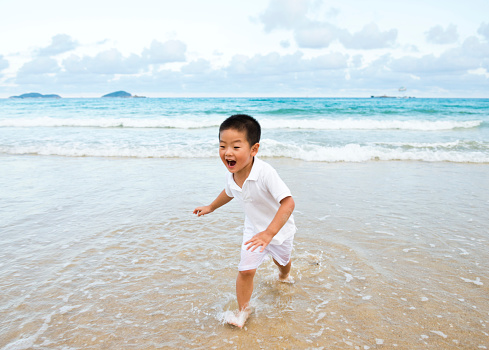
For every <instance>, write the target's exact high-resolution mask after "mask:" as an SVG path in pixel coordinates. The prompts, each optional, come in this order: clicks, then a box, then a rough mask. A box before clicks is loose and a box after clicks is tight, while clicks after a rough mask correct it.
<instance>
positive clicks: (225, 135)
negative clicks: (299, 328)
mask: <svg viewBox="0 0 489 350" xmlns="http://www.w3.org/2000/svg"><path fill="white" fill-rule="evenodd" d="M260 136H261V128H260V124H259V123H258V122H257V121H256V120H255V119H254V118H252V117H250V116H248V115H245V114H237V115H233V116H231V117H229V118H228V119H226V120H225V121H224V122H223V123H222V124H221V126H220V128H219V156H220V157H221V160H222V162H223V163H224V166H225V167H226V168H227V169H228V171H229V173H228V174H227V180H226V186H225V188H224V190H223V191H222V192H221V193H220V194H219V195H218V196H217V198H216V199H215V200H214V201H213V202H212V203H211V204H210V205H207V206H202V207H198V208H196V209H195V210H194V214H197V215H198V216H201V215H205V214H209V213H212V212H213V211H214V210H216V209H217V208H219V207H221V206H223V205H224V204H226V203H228V202H229V201H231V200H232V199H233V198H236V200H238V202H239V203H240V204H241V206H242V207H243V209H244V212H245V223H244V230H243V243H242V245H241V261H240V263H239V266H238V270H239V272H238V277H237V279H236V297H237V299H238V307H239V309H238V312H237V313H236V315H233V317H231V318H229V319H228V320H226V321H227V322H228V323H230V324H233V325H235V326H237V327H240V328H241V327H243V325H244V323H245V322H246V320H247V318H248V317H249V315H250V314H251V309H250V306H249V302H250V299H251V294H252V293H253V278H254V276H255V272H256V269H257V268H258V266H259V265H260V264H261V263H262V262H263V261H264V259H265V258H266V257H267V256H268V255H272V258H273V261H274V263H275V264H276V265H277V267H278V269H279V275H278V279H279V281H281V282H286V283H294V280H293V278H292V277H291V276H290V274H289V273H290V268H291V266H292V262H291V259H290V256H291V253H292V246H293V239H294V234H295V231H296V227H295V224H294V218H293V216H292V212H293V211H294V207H295V203H294V200H293V199H292V195H291V193H290V190H289V188H288V187H287V185H285V183H284V182H283V181H282V180H281V179H280V177H279V176H278V174H277V172H276V171H275V169H273V168H272V167H271V166H270V165H269V164H267V163H265V162H264V161H262V160H260V159H258V158H256V157H255V156H256V154H257V153H258V148H259V147H260V144H259V142H260Z"/></svg>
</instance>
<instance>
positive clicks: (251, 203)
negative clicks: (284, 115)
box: [225, 157, 297, 245]
mask: <svg viewBox="0 0 489 350" xmlns="http://www.w3.org/2000/svg"><path fill="white" fill-rule="evenodd" d="M226 179H227V181H226V187H225V190H226V194H227V195H228V196H229V197H234V198H235V199H236V200H238V202H239V203H240V204H241V206H242V207H243V209H244V212H245V223H244V231H243V233H244V236H245V237H249V238H251V237H252V236H254V235H256V234H257V233H259V232H262V231H265V229H266V228H267V227H268V225H270V223H271V222H272V220H273V218H274V217H275V214H277V211H278V208H279V207H280V201H281V200H282V199H284V198H285V197H289V196H291V193H290V190H289V188H288V187H287V185H286V184H285V183H284V182H283V181H282V179H281V178H280V177H279V175H278V173H277V171H276V170H275V169H274V168H273V167H272V166H271V165H270V164H268V163H265V162H264V161H262V160H260V159H258V158H257V157H255V159H254V162H253V167H252V168H251V172H250V175H249V176H248V178H247V179H246V180H245V182H244V184H243V188H240V187H239V186H238V185H237V184H236V182H235V181H234V178H233V174H232V173H228V174H227V177H226ZM296 230H297V229H296V227H295V223H294V217H293V215H291V216H290V218H289V219H288V220H287V222H286V223H285V225H284V226H283V227H282V229H281V230H280V231H279V232H278V233H277V234H276V235H275V236H274V237H273V239H272V241H271V242H270V244H275V245H280V244H282V242H283V241H284V240H286V239H287V238H291V237H293V236H294V234H295V232H296ZM249 238H248V239H249Z"/></svg>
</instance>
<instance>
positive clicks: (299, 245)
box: [0, 156, 489, 350]
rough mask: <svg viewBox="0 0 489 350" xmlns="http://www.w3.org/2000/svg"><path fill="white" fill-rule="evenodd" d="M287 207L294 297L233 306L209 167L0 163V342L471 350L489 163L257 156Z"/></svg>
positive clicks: (278, 289) (480, 288)
mask: <svg viewBox="0 0 489 350" xmlns="http://www.w3.org/2000/svg"><path fill="white" fill-rule="evenodd" d="M264 160H266V161H269V162H270V163H271V164H272V165H273V166H274V167H275V168H276V169H277V170H278V171H279V173H280V174H281V176H282V178H283V179H284V181H286V182H287V183H288V184H289V186H290V188H291V190H292V193H293V194H294V197H295V199H296V204H297V206H296V213H295V216H296V223H297V226H298V228H299V231H298V233H297V236H296V241H295V242H296V244H295V251H294V263H293V274H294V276H295V279H296V281H297V282H296V284H294V285H283V284H279V283H277V282H276V281H275V277H276V276H275V274H276V270H275V268H274V266H273V264H272V263H270V262H268V263H266V264H265V265H264V266H263V267H261V268H260V270H259V271H258V273H257V277H256V285H255V293H254V295H253V298H252V304H253V306H254V308H255V311H254V313H253V314H252V316H251V317H250V319H249V320H248V322H247V323H246V326H245V327H244V328H243V329H237V328H234V327H232V326H229V325H225V324H223V322H222V319H223V314H224V313H225V312H226V311H228V310H234V309H235V308H236V302H235V296H234V281H235V277H236V266H237V263H238V260H239V254H238V251H239V242H240V230H241V225H242V213H241V212H240V209H239V208H238V207H237V205H235V203H232V202H231V203H230V204H229V205H228V206H227V207H224V208H222V209H221V210H219V211H218V212H215V213H213V214H212V215H209V216H206V217H204V218H196V217H194V216H193V215H192V214H191V212H192V210H193V208H194V207H195V206H196V205H199V204H201V203H205V202H207V201H209V200H210V199H211V198H212V197H213V196H214V195H215V193H217V192H219V191H220V189H222V186H223V179H224V172H223V170H225V169H222V165H221V164H220V163H219V160H218V159H217V158H216V159H117V158H111V159H108V158H94V157H92V158H66V157H39V156H31V157H29V156H3V157H2V161H1V166H0V167H1V172H0V173H1V175H0V186H1V188H2V198H1V200H0V201H1V202H0V203H1V209H2V210H1V211H2V220H1V222H2V224H1V230H0V232H1V236H0V239H1V253H0V273H1V276H2V278H1V280H0V288H1V290H2V291H3V293H2V296H1V303H0V305H1V309H0V315H1V317H0V322H1V337H0V348H2V349H9V350H13V349H15V350H18V349H29V348H37V349H68V348H69V349H101V348H105V349H121V348H125V349H129V348H130V349H174V348H188V349H243V348H247V349H269V348H284V349H350V348H351V349H377V348H378V349H380V348H385V349H393V348H398V349H441V348H442V349H478V348H480V349H484V348H486V347H487V344H488V343H489V336H488V330H487V326H486V325H487V322H488V318H489V314H488V313H489V307H488V305H489V304H488V297H487V296H488V295H489V293H488V283H489V282H488V278H489V274H488V271H489V269H488V262H487V261H488V260H487V257H488V241H487V228H488V227H489V219H488V217H487V212H488V209H489V200H488V199H489V186H488V185H489V184H488V179H487V173H488V170H489V168H488V165H487V164H453V163H435V164H433V163H425V162H366V163H318V162H304V161H295V160H290V159H266V158H265V159H264Z"/></svg>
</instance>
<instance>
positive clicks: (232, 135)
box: [219, 129, 260, 175]
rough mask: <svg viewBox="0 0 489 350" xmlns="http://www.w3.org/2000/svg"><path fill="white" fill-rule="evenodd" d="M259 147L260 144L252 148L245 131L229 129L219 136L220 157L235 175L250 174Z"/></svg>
mask: <svg viewBox="0 0 489 350" xmlns="http://www.w3.org/2000/svg"><path fill="white" fill-rule="evenodd" d="M259 147H260V144H258V143H256V144H254V145H253V146H250V144H249V143H248V140H247V139H246V132H243V131H238V130H235V129H227V130H222V131H221V133H220V134H219V156H220V157H221V160H222V162H223V163H224V165H225V166H226V168H227V169H228V170H229V171H230V172H231V173H233V174H238V175H240V174H246V175H248V174H249V172H250V171H251V167H252V166H253V157H254V156H255V155H256V154H257V153H258V148H259Z"/></svg>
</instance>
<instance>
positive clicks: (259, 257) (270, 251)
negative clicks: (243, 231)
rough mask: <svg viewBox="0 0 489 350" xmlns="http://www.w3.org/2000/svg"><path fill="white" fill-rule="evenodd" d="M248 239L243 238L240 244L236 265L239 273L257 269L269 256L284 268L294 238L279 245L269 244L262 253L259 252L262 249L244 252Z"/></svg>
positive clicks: (288, 259) (290, 253) (288, 258)
mask: <svg viewBox="0 0 489 350" xmlns="http://www.w3.org/2000/svg"><path fill="white" fill-rule="evenodd" d="M248 239H249V238H243V243H242V244H241V261H240V262H239V265H238V270H239V271H247V270H254V269H257V268H258V266H260V265H261V263H262V262H263V261H265V259H267V258H268V257H269V256H270V255H271V256H272V257H273V258H274V259H275V261H276V262H278V263H279V264H280V265H282V266H286V265H287V264H288V263H289V261H290V256H291V255H292V248H293V247H294V237H293V236H292V237H291V238H288V239H286V240H285V241H283V243H282V244H281V245H274V244H269V245H267V246H266V248H265V250H263V252H260V250H261V248H262V247H258V248H256V249H255V251H253V252H252V251H251V250H246V248H247V246H246V245H245V244H244V243H245V242H247V241H248Z"/></svg>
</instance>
